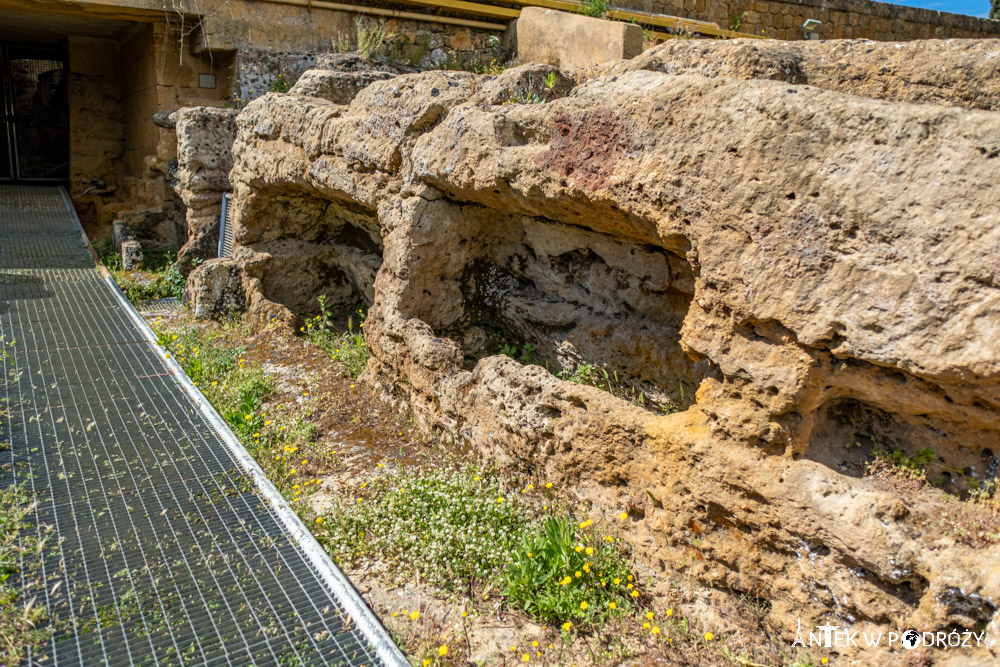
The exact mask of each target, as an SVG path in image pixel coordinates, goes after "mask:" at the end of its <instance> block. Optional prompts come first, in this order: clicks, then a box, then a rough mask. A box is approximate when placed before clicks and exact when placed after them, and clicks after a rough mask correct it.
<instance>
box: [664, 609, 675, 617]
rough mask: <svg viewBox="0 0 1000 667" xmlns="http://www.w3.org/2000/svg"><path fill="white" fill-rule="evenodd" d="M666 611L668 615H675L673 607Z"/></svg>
mask: <svg viewBox="0 0 1000 667" xmlns="http://www.w3.org/2000/svg"><path fill="white" fill-rule="evenodd" d="M666 613H667V616H673V615H674V610H673V609H668V610H667V612H666Z"/></svg>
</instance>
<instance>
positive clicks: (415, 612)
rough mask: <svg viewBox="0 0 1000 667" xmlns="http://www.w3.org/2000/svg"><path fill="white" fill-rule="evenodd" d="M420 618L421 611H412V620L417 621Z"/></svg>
mask: <svg viewBox="0 0 1000 667" xmlns="http://www.w3.org/2000/svg"><path fill="white" fill-rule="evenodd" d="M418 618H420V612H419V611H416V610H414V611H411V612H410V620H411V621H415V620H417V619H418Z"/></svg>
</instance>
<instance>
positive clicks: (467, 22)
mask: <svg viewBox="0 0 1000 667" xmlns="http://www.w3.org/2000/svg"><path fill="white" fill-rule="evenodd" d="M257 2H270V3H272V4H276V5H295V6H296V7H306V8H308V7H310V6H311V7H316V8H318V9H332V10H337V11H341V12H354V13H355V14H372V15H375V16H388V17H390V18H397V19H411V20H414V21H429V22H431V23H444V24H448V25H460V26H464V27H466V28H480V29H482V30H506V29H507V26H506V25H505V24H503V23H487V22H485V21H473V20H471V19H459V18H453V17H451V16H434V15H432V14H419V13H417V12H404V11H399V10H396V9H381V8H378V7H360V6H358V5H345V4H343V3H340V2H327V1H326V0H312V2H310V1H309V0H257Z"/></svg>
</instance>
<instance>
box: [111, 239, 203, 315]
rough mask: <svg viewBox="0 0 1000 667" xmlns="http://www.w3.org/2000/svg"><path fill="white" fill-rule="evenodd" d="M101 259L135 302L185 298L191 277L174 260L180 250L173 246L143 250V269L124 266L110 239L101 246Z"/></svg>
mask: <svg viewBox="0 0 1000 667" xmlns="http://www.w3.org/2000/svg"><path fill="white" fill-rule="evenodd" d="M97 253H98V256H99V257H100V259H101V263H102V264H104V266H105V267H107V269H108V271H109V272H110V273H111V277H112V278H114V280H115V282H116V283H117V284H118V286H119V287H120V288H121V289H122V291H123V292H125V296H127V297H128V300H129V301H131V302H133V303H138V302H140V301H148V300H150V299H166V298H169V297H173V298H176V299H179V298H181V295H182V294H183V293H184V285H185V284H186V282H187V279H186V278H185V277H184V274H183V273H181V272H180V271H179V270H178V269H177V268H176V267H175V266H174V264H175V263H176V261H177V253H176V252H175V251H172V250H167V251H156V250H143V251H142V258H143V269H142V270H141V271H126V270H125V269H124V268H123V267H122V257H121V254H119V253H118V251H116V250H115V248H114V245H112V243H111V240H110V239H105V242H104V243H103V244H101V245H100V246H99V247H98V248H97Z"/></svg>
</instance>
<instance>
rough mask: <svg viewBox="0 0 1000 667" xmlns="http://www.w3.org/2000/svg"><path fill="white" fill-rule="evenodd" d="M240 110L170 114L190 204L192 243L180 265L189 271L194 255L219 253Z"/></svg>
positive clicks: (184, 196) (179, 184) (182, 188)
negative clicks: (237, 117) (224, 200)
mask: <svg viewBox="0 0 1000 667" xmlns="http://www.w3.org/2000/svg"><path fill="white" fill-rule="evenodd" d="M236 114H237V111H236V110H235V109H219V108H215V107H185V108H183V109H179V110H178V111H176V112H174V113H173V114H171V116H170V121H171V122H172V123H173V124H174V129H175V131H176V132H177V176H176V178H177V180H176V183H175V184H174V191H175V192H176V193H177V195H178V196H179V197H180V198H181V201H183V202H184V206H185V207H186V209H187V214H186V215H187V219H186V222H187V242H186V243H185V244H184V245H183V246H181V248H180V250H179V252H178V253H177V266H178V267H179V268H180V269H181V270H182V271H184V272H185V273H187V272H188V271H190V270H191V268H192V266H193V262H192V260H205V259H209V258H212V257H216V256H217V255H218V244H219V215H220V213H221V212H222V197H223V195H224V194H225V193H226V192H228V191H229V190H230V185H229V171H230V169H232V167H233V157H232V146H233V142H234V141H235V139H236Z"/></svg>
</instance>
